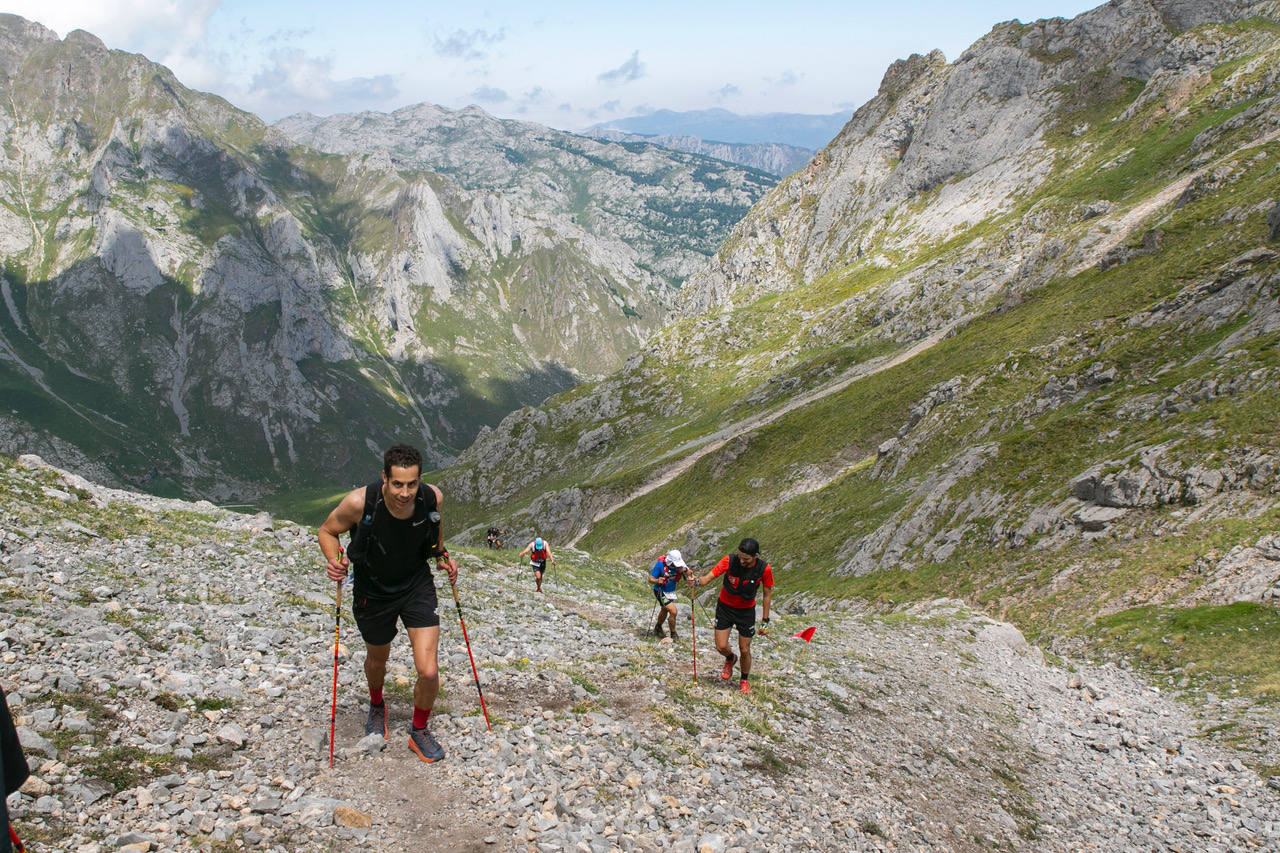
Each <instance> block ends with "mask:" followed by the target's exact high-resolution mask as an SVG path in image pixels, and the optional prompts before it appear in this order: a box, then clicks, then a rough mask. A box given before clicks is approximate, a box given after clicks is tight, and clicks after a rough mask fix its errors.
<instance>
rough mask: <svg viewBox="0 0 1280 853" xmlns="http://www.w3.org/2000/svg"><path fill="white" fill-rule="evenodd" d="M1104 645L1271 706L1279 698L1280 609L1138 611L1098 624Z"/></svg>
mask: <svg viewBox="0 0 1280 853" xmlns="http://www.w3.org/2000/svg"><path fill="white" fill-rule="evenodd" d="M1097 625H1098V631H1099V641H1100V642H1101V643H1103V644H1104V645H1105V647H1108V648H1112V649H1117V650H1122V651H1124V652H1126V653H1127V654H1130V655H1132V656H1133V657H1135V658H1136V659H1137V660H1138V661H1140V662H1141V663H1142V664H1143V665H1144V666H1146V667H1149V668H1150V669H1151V670H1153V671H1154V672H1155V673H1156V674H1159V675H1167V674H1171V673H1182V674H1185V675H1187V676H1188V677H1190V678H1191V679H1192V680H1193V681H1194V682H1196V683H1197V684H1198V685H1200V686H1202V687H1204V688H1206V689H1213V690H1214V691H1215V692H1221V691H1223V690H1224V689H1225V690H1228V691H1239V692H1240V693H1241V694H1243V695H1245V696H1247V697H1250V698H1254V699H1258V700H1266V701H1268V702H1275V701H1277V700H1280V611H1277V610H1276V608H1274V607H1270V606H1267V605H1264V604H1257V603H1254V602H1240V603H1237V604H1229V605H1222V606H1208V605H1206V606H1202V607H1189V608H1169V607H1157V606H1150V607H1137V608H1132V609H1129V610H1124V611H1121V612H1120V613H1116V614H1113V615H1110V616H1105V617H1101V618H1099V619H1098V621H1097Z"/></svg>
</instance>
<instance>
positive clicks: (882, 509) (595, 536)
mask: <svg viewBox="0 0 1280 853" xmlns="http://www.w3.org/2000/svg"><path fill="white" fill-rule="evenodd" d="M1278 22H1280V12H1278V10H1277V7H1276V5H1275V4H1273V3H1260V4H1207V3H1178V4H1171V3H1155V4H1151V3H1139V2H1120V3H1115V4H1109V5H1107V6H1103V7H1099V8H1098V9H1096V10H1094V11H1092V12H1088V13H1085V14H1084V15H1081V16H1080V17H1078V18H1076V19H1075V20H1072V21H1064V20H1052V21H1042V22H1037V23H1035V24H1030V25H1022V24H1016V23H1011V24H1002V25H1000V26H998V27H996V28H995V29H994V30H993V31H992V33H991V34H990V35H988V36H987V37H985V38H984V39H982V40H981V41H979V42H978V43H977V44H975V45H974V46H973V47H972V48H970V49H969V50H968V51H966V52H965V53H964V54H963V55H962V56H961V57H960V58H959V59H958V60H957V61H956V62H955V63H953V64H946V63H945V62H944V61H943V59H942V57H941V56H940V55H931V56H916V57H913V58H911V59H910V60H906V61H903V62H901V63H898V64H896V65H895V66H894V67H892V68H891V69H890V71H889V72H888V73H887V74H886V76H885V80H884V84H883V85H882V87H881V91H880V94H879V95H877V97H876V98H875V99H873V100H872V101H871V102H870V103H868V104H867V105H865V106H864V107H863V108H862V109H860V110H859V111H858V112H857V113H856V114H855V116H854V119H853V121H852V122H851V123H850V125H849V126H848V127H847V128H846V130H845V132H844V133H842V134H841V136H840V137H839V138H838V139H837V140H836V141H835V142H833V143H832V145H831V146H829V148H828V149H827V150H826V151H824V152H822V154H821V155H820V156H819V157H818V158H817V159H815V161H814V163H813V164H812V166H811V167H810V168H809V169H807V170H805V171H803V172H802V173H800V174H798V175H795V176H792V177H791V178H790V179H788V180H787V181H784V182H783V184H781V185H780V186H779V188H778V189H777V190H775V191H774V192H773V193H771V194H770V196H768V197H767V198H766V199H765V200H764V201H763V202H762V203H761V204H760V205H758V206H757V208H756V209H755V210H754V211H753V212H752V214H751V215H750V216H749V217H748V218H747V220H746V221H745V222H744V223H743V225H742V226H741V227H740V228H739V229H737V230H736V232H735V235H734V236H733V237H731V238H730V240H729V241H728V242H727V243H726V245H725V247H724V248H723V249H722V250H721V252H720V254H719V255H718V258H717V260H716V261H715V262H713V264H712V265H711V266H709V267H708V269H707V270H706V271H705V273H703V274H700V275H699V276H697V277H695V279H693V280H691V281H690V282H689V283H688V284H687V286H686V291H687V295H688V298H689V300H690V301H688V302H687V303H686V310H687V311H688V313H689V314H690V316H689V317H688V318H687V319H686V320H685V321H683V322H682V323H680V324H678V325H675V326H674V327H672V328H671V329H670V330H668V333H667V334H665V335H664V336H663V339H662V341H660V342H657V343H655V345H654V346H653V347H652V348H650V349H648V350H646V351H645V352H644V353H640V354H637V355H635V356H633V357H632V358H631V359H629V360H628V361H627V363H626V364H625V365H624V367H623V368H622V369H621V370H620V371H619V372H618V373H616V374H614V375H613V376H611V377H609V378H607V379H605V380H603V381H601V382H599V383H596V384H594V385H591V386H582V387H578V388H575V389H573V390H572V391H570V392H567V393H565V394H563V395H559V396H557V397H555V398H553V399H552V400H551V401H549V402H548V404H546V405H544V406H542V407H540V408H537V409H526V410H522V411H520V412H517V413H514V414H512V415H511V416H509V417H508V418H506V419H504V421H503V422H502V423H501V424H499V426H497V427H496V428H494V429H493V430H491V431H485V432H483V433H482V434H481V437H480V438H479V439H478V440H477V442H476V443H475V444H474V445H473V446H472V447H471V448H469V449H468V451H467V452H466V453H465V454H464V455H463V456H461V457H460V459H459V463H458V464H457V465H456V466H454V467H452V468H450V469H449V470H448V471H447V472H445V473H444V475H443V477H444V479H445V482H446V488H447V490H448V491H449V493H450V494H451V495H454V496H455V497H457V498H459V499H462V500H463V501H464V502H465V505H464V510H465V512H466V514H467V517H468V520H469V521H474V522H475V524H476V525H477V527H478V528H479V529H483V527H482V525H484V524H485V523H486V522H488V521H489V520H490V519H494V518H497V519H501V520H502V523H503V524H504V526H507V527H509V528H512V529H515V530H517V531H518V536H517V538H518V537H519V535H522V534H523V533H525V532H532V531H538V532H541V533H542V534H543V535H546V536H548V537H549V538H551V539H552V541H553V543H554V542H556V541H572V542H576V543H577V544H578V545H579V547H584V548H586V549H588V550H591V551H593V552H597V553H601V554H607V555H609V556H615V557H633V558H636V559H638V558H639V557H641V556H651V554H652V553H653V552H654V551H655V550H660V549H661V548H664V547H670V546H672V545H676V546H679V547H681V548H683V549H685V550H686V552H687V553H689V554H691V555H693V557H694V558H695V559H710V558H711V557H712V556H713V555H715V554H717V553H723V551H724V550H726V549H728V548H731V547H732V546H733V545H734V544H735V543H736V542H737V541H738V538H740V537H741V536H743V535H754V536H756V537H757V538H759V539H761V541H762V542H764V543H765V547H766V550H767V551H768V552H769V553H770V555H771V556H772V558H773V560H774V564H775V565H779V566H784V567H786V568H788V569H790V570H793V571H794V572H795V574H794V575H793V578H794V585H795V586H800V587H803V588H804V589H805V590H806V591H807V593H808V594H811V595H812V596H814V599H815V600H819V599H824V598H831V597H844V596H860V597H865V598H869V599H873V600H876V601H879V602H881V603H884V604H892V603H895V602H901V601H906V600H918V599H927V598H931V597H935V596H938V595H944V594H945V595H952V596H959V597H964V598H965V599H966V600H968V601H969V602H971V603H972V604H975V605H979V606H982V607H984V608H987V609H989V610H990V611H991V612H994V613H996V614H999V615H1001V616H1002V617H1003V618H1010V619H1014V620H1016V621H1018V622H1019V624H1020V625H1021V626H1022V627H1023V628H1024V629H1025V630H1027V631H1028V632H1029V633H1031V634H1033V636H1035V637H1036V638H1037V639H1038V640H1039V641H1041V642H1043V643H1045V644H1046V645H1049V646H1051V647H1053V646H1054V644H1056V643H1058V642H1061V643H1063V644H1064V645H1063V648H1071V649H1076V648H1077V643H1078V641H1080V639H1081V637H1084V638H1085V640H1086V641H1097V642H1099V643H1103V644H1107V643H1111V642H1115V643H1117V644H1119V645H1121V646H1124V648H1125V649H1127V650H1128V651H1130V652H1135V651H1140V652H1141V655H1142V656H1143V657H1144V658H1145V659H1146V660H1147V662H1148V663H1149V664H1150V665H1151V666H1152V667H1154V668H1155V669H1156V670H1157V671H1158V673H1159V677H1160V678H1161V681H1162V683H1164V684H1166V685H1174V684H1179V683H1183V682H1184V681H1190V684H1191V689H1192V690H1193V691H1200V693H1199V695H1201V696H1202V698H1205V699H1206V700H1208V697H1209V696H1210V695H1220V694H1221V692H1222V691H1224V690H1238V691H1240V695H1241V696H1243V697H1246V702H1255V701H1256V702H1259V703H1262V705H1263V706H1267V707H1269V706H1270V705H1272V704H1274V703H1273V701H1272V700H1273V699H1274V697H1275V696H1276V695H1277V692H1278V690H1280V688H1278V687H1277V684H1276V680H1275V678H1276V676H1275V668H1274V663H1271V664H1265V663H1263V662H1257V665H1256V667H1255V668H1253V669H1251V670H1250V671H1249V672H1244V671H1243V670H1233V671H1232V672H1230V673H1228V672H1227V671H1226V670H1227V669H1228V668H1230V667H1232V666H1234V664H1232V663H1231V662H1232V661H1233V660H1235V659H1237V658H1240V657H1241V656H1242V655H1243V656H1244V657H1248V656H1249V655H1248V654H1244V653H1246V652H1248V650H1249V648H1250V646H1249V644H1248V643H1244V642H1242V643H1241V645H1239V646H1238V647H1236V646H1232V645H1231V644H1230V643H1229V642H1228V639H1227V636H1226V634H1225V632H1223V631H1221V630H1219V629H1215V630H1213V631H1206V630H1199V631H1192V632H1191V633H1189V634H1188V633H1185V632H1180V631H1178V630H1176V629H1172V628H1170V629H1169V630H1168V632H1167V633H1168V635H1167V636H1166V637H1165V641H1164V642H1159V640H1157V639H1156V638H1152V639H1151V642H1150V643H1147V642H1144V641H1141V640H1139V639H1137V638H1138V637H1139V636H1140V634H1141V632H1140V631H1138V630H1137V629H1138V628H1139V627H1143V628H1144V630H1145V628H1147V627H1150V625H1157V624H1159V625H1163V624H1165V623H1164V622H1162V621H1161V620H1164V619H1181V618H1183V617H1185V616H1188V615H1190V614H1193V611H1194V614H1199V615H1197V616H1196V618H1197V619H1199V618H1200V616H1203V615H1205V614H1208V616H1211V617H1212V618H1214V619H1219V618H1223V619H1225V618H1228V617H1230V616H1231V614H1233V613H1237V612H1238V610H1239V609H1243V610H1244V611H1246V612H1247V613H1248V614H1250V616H1249V619H1248V620H1246V625H1245V627H1242V631H1243V630H1248V631H1249V632H1250V633H1249V635H1248V636H1249V637H1256V638H1260V637H1261V636H1262V635H1265V636H1266V637H1267V639H1266V640H1265V641H1263V640H1261V639H1259V642H1260V643H1261V645H1259V644H1258V643H1255V644H1254V645H1253V647H1254V648H1266V649H1271V648H1274V647H1275V643H1276V636H1275V634H1274V624H1273V623H1274V614H1275V605H1274V601H1275V598H1276V594H1277V585H1278V584H1280V564H1277V563H1276V561H1275V560H1274V558H1273V554H1274V551H1273V549H1272V548H1271V546H1270V545H1269V543H1270V542H1271V538H1272V537H1273V536H1274V533H1275V530H1276V526H1277V524H1280V505H1278V503H1277V494H1278V493H1280V481H1278V480H1277V468H1278V462H1280V446H1278V445H1277V436H1276V431H1275V419H1274V412H1275V411H1277V408H1278V407H1280V359H1278V357H1277V352H1280V245H1278V244H1277V238H1280V230H1278V229H1277V225H1276V223H1277V222H1280V193H1278V191H1277V187H1278V186H1280V183H1277V181H1278V176H1280V143H1278V142H1277V139H1278V136H1280V97H1278V93H1280V72H1278V71H1277V69H1278V68H1280V23H1278ZM895 140H896V141H895ZM655 542H658V543H662V544H661V546H655V545H654V543H655ZM1200 607H1207V608H1208V610H1205V611H1199V610H1196V608H1200ZM1143 608H1155V609H1154V610H1145V609H1143ZM1233 608H1237V609H1233ZM1108 619H1110V620H1124V619H1131V620H1134V621H1133V622H1125V623H1124V624H1123V626H1122V625H1121V624H1120V623H1118V622H1113V623H1106V624H1107V627H1106V630H1105V631H1104V630H1102V628H1103V626H1104V623H1105V620H1108ZM1095 620H1097V621H1095ZM1144 620H1146V621H1147V622H1149V623H1150V625H1148V624H1146V622H1144ZM1249 620H1252V621H1249ZM1139 623H1143V624H1142V625H1139ZM1152 630H1154V629H1152ZM1231 631H1232V635H1233V636H1234V635H1235V634H1234V628H1232V629H1231ZM1254 632H1258V633H1254ZM1240 636H1244V635H1243V634H1241V635H1240ZM1127 637H1128V638H1131V639H1126V638H1127ZM1126 644H1127V645H1126ZM1094 649H1095V650H1097V646H1094ZM1236 678H1239V679H1242V680H1240V681H1233V679H1236ZM1242 713H1243V712H1242ZM1242 725H1244V726H1246V727H1247V726H1248V725H1250V724H1249V723H1248V722H1247V721H1245V722H1243V723H1242ZM1265 732H1266V727H1265V726H1263V727H1262V728H1261V729H1257V728H1256V727H1255V729H1254V733H1255V734H1257V735H1260V736H1261V737H1263V738H1264V739H1265V737H1266V734H1265Z"/></svg>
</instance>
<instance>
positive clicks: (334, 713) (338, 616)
mask: <svg viewBox="0 0 1280 853" xmlns="http://www.w3.org/2000/svg"><path fill="white" fill-rule="evenodd" d="M338 560H339V561H341V560H342V546H341V545H339V546H338ZM343 580H345V578H344V579H343ZM341 625H342V581H338V590H337V592H336V593H335V594H334V598H333V707H332V708H331V709H330V711H329V767H330V768H332V767H333V735H334V732H336V731H337V728H338V629H339V627H340V626H341Z"/></svg>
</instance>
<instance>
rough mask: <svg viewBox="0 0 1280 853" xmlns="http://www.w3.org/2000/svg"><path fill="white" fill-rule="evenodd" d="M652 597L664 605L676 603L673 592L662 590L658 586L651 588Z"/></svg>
mask: <svg viewBox="0 0 1280 853" xmlns="http://www.w3.org/2000/svg"><path fill="white" fill-rule="evenodd" d="M653 597H654V598H656V599H657V600H658V604H660V605H662V606H663V607H666V606H667V605H668V604H675V603H676V594H675V593H674V592H664V591H663V590H661V589H659V588H658V587H656V586H655V587H654V588H653Z"/></svg>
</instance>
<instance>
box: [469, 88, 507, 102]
mask: <svg viewBox="0 0 1280 853" xmlns="http://www.w3.org/2000/svg"><path fill="white" fill-rule="evenodd" d="M471 97H473V98H475V99H476V100H477V101H479V102H480V103H482V104H502V103H506V102H507V101H509V100H511V96H510V95H508V94H507V93H506V91H505V90H503V89H499V88H497V87H495V86H480V87H479V88H477V89H475V90H474V91H473V92H472V93H471Z"/></svg>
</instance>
